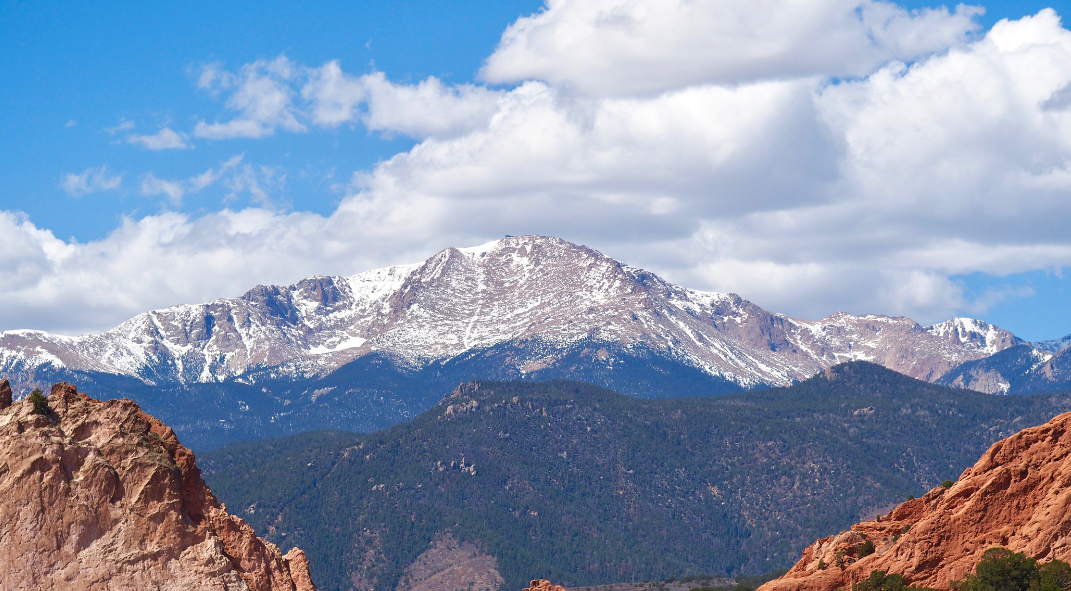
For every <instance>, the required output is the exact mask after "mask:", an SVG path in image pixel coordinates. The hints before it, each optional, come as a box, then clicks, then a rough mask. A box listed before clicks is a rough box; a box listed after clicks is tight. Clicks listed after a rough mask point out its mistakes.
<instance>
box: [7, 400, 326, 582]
mask: <svg viewBox="0 0 1071 591" xmlns="http://www.w3.org/2000/svg"><path fill="white" fill-rule="evenodd" d="M4 385H6V381H5V382H4V383H0V390H4V388H3V386H4ZM3 398H4V397H3V396H0V399H3ZM9 400H10V399H4V400H0V528H2V530H0V589H2V590H4V591H7V590H15V589H64V590H66V589H70V590H83V589H85V590H97V589H100V590H104V589H107V590H109V591H111V590H116V591H118V590H126V589H130V590H134V589H137V590H142V589H160V590H175V591H178V590H200V589H205V590H208V589H212V590H220V591H242V590H246V589H248V590H251V591H313V590H314V589H315V586H314V585H313V584H312V581H311V579H310V577H309V571H308V563H307V561H306V560H305V555H304V553H303V552H301V551H300V550H298V549H296V548H295V549H293V550H291V551H290V552H289V553H288V554H286V555H283V554H282V552H280V550H279V548H278V547H276V546H275V545H274V544H271V543H269V542H265V541H263V540H261V539H259V538H257V536H256V534H254V532H253V529H252V528H251V527H250V526H249V525H247V524H246V523H245V522H244V521H242V520H241V519H239V518H237V517H234V516H232V515H229V514H228V513H227V511H226V507H224V506H222V505H221V504H220V503H219V502H218V501H217V500H216V498H215V497H214V496H213V495H212V492H211V491H210V490H208V488H207V487H206V486H205V483H204V481H203V480H202V479H201V475H200V470H198V469H197V466H196V465H195V464H194V457H193V453H192V452H190V450H188V449H186V448H185V447H183V446H182V445H181V444H180V443H179V442H178V439H177V438H176V437H175V434H174V433H173V432H172V431H171V429H170V428H168V427H167V426H165V425H164V424H163V423H161V422H160V421H158V420H157V419H155V418H153V417H151V416H149V415H148V414H146V413H144V412H143V411H142V410H141V409H140V408H138V406H137V405H136V404H134V403H133V402H131V401H129V400H110V401H107V402H99V401H96V400H92V399H90V398H89V397H87V396H86V395H84V394H80V393H78V392H76V391H75V388H74V386H71V385H70V384H56V385H55V386H53V388H52V392H51V395H50V396H49V397H48V403H49V406H50V407H51V411H50V413H49V415H47V416H45V415H40V414H34V412H33V407H32V405H31V404H29V403H28V402H15V403H11V402H9Z"/></svg>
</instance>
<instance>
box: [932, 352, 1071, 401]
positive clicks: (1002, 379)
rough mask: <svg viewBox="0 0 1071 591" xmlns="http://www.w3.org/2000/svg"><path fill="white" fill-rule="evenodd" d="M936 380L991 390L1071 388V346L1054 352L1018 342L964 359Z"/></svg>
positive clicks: (1030, 391) (1021, 391)
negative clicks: (995, 350) (981, 355)
mask: <svg viewBox="0 0 1071 591" xmlns="http://www.w3.org/2000/svg"><path fill="white" fill-rule="evenodd" d="M937 383H939V384H943V385H946V386H953V387H957V388H969V389H971V390H977V391H979V392H987V393H990V394H1036V393H1042V392H1067V391H1071V348H1065V349H1062V350H1061V351H1059V352H1058V353H1055V354H1053V353H1049V352H1047V351H1044V350H1041V349H1036V348H1034V347H1031V346H1029V345H1018V346H1015V347H1012V348H1010V349H1005V350H1003V351H1001V352H999V353H996V354H994V355H991V356H989V357H986V358H983V359H978V360H975V361H967V362H964V363H962V364H960V365H959V366H958V367H956V368H954V369H953V370H952V371H950V372H948V373H946V374H945V375H943V376H941V377H940V378H939V379H938V380H937Z"/></svg>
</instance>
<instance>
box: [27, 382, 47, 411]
mask: <svg viewBox="0 0 1071 591" xmlns="http://www.w3.org/2000/svg"><path fill="white" fill-rule="evenodd" d="M26 400H27V401H28V402H29V403H30V404H32V405H33V411H34V412H35V413H37V414H39V415H47V414H48V410H49V409H48V398H45V395H44V393H43V392H41V389H40V388H34V389H33V391H32V392H30V395H29V396H27V397H26Z"/></svg>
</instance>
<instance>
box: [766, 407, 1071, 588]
mask: <svg viewBox="0 0 1071 591" xmlns="http://www.w3.org/2000/svg"><path fill="white" fill-rule="evenodd" d="M1069 483H1071V413H1066V414H1061V415H1059V416H1057V417H1056V418H1054V419H1052V420H1051V421H1049V422H1048V423H1046V424H1044V425H1041V426H1038V427H1031V428H1028V429H1024V430H1022V431H1020V432H1018V433H1016V434H1015V435H1012V436H1011V437H1009V438H1007V439H1005V440H1003V441H999V442H997V443H995V444H993V446H992V447H990V448H989V450H988V451H987V452H986V453H985V454H984V455H982V457H981V459H979V460H978V462H977V463H975V464H974V466H973V467H970V468H968V469H967V470H965V471H964V472H963V474H962V475H961V476H960V478H959V480H958V481H957V482H956V483H955V484H953V485H952V486H951V487H950V488H948V489H947V490H946V489H945V488H942V487H937V488H934V489H933V490H931V491H930V492H928V493H926V495H924V496H923V497H922V498H919V499H914V500H910V501H908V502H906V503H903V504H901V505H900V506H898V507H897V508H896V509H894V510H893V511H892V512H891V513H889V514H888V515H887V516H886V517H885V518H884V519H882V520H880V521H876V520H874V521H865V522H862V523H859V524H856V525H854V526H852V528H851V529H850V530H848V531H845V532H842V533H840V534H838V535H836V536H831V537H828V538H822V539H820V540H818V541H817V542H815V543H814V544H812V545H811V546H809V547H808V548H807V549H805V550H804V551H803V557H802V558H801V559H800V561H799V562H797V563H796V565H795V566H794V567H793V568H792V569H791V570H790V571H789V572H788V573H787V574H785V576H783V577H782V578H780V579H778V580H776V581H771V582H769V583H767V584H765V585H763V586H762V587H761V588H760V591H789V590H792V591H797V590H799V591H808V590H813V591H832V590H833V589H837V588H847V587H848V586H850V585H851V583H852V582H854V581H860V580H862V579H864V578H866V577H867V576H869V574H870V572H871V571H873V570H884V571H886V572H887V573H895V574H899V575H902V576H903V577H904V579H905V580H906V581H907V582H908V583H911V584H914V585H916V586H926V587H934V588H940V589H947V588H948V587H949V586H950V583H951V582H952V581H955V580H958V579H961V578H962V577H963V575H965V574H966V573H967V572H969V571H970V570H971V569H973V568H974V565H975V564H977V563H978V562H979V560H980V559H981V557H982V553H983V552H985V550H986V549H988V548H992V547H994V546H1002V547H1005V548H1008V549H1009V550H1011V551H1013V552H1023V553H1024V554H1026V556H1028V557H1031V558H1035V559H1037V560H1039V561H1042V562H1044V561H1047V560H1052V559H1054V558H1055V559H1060V560H1063V561H1067V560H1069V559H1071V512H1069V511H1068V503H1069V500H1071V485H1069ZM868 540H869V541H870V542H871V543H873V544H874V548H875V552H874V554H872V555H869V556H865V557H861V556H860V548H861V547H862V545H863V544H864V543H866V541H868Z"/></svg>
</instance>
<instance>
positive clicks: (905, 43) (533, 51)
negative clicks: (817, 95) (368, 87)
mask: <svg viewBox="0 0 1071 591" xmlns="http://www.w3.org/2000/svg"><path fill="white" fill-rule="evenodd" d="M981 12H982V10H981V9H980V8H974V7H968V6H964V5H962V4H961V5H959V6H958V7H957V8H956V10H955V12H952V13H949V12H948V10H947V9H945V8H943V7H942V8H939V9H924V10H921V11H914V12H908V11H907V10H905V9H903V8H901V7H899V6H897V5H895V4H892V3H888V2H879V1H874V0H813V1H809V2H800V1H798V0H746V1H743V0H723V1H719V2H680V1H679V0H646V1H644V2H636V1H635V0H584V1H581V0H547V4H546V8H545V9H544V10H543V11H541V12H539V13H536V14H534V15H532V16H529V17H524V18H521V19H518V20H517V22H515V23H513V24H512V25H510V26H509V28H507V29H506V31H505V33H503V35H502V40H501V42H500V44H499V46H498V48H497V49H496V50H495V52H494V54H493V55H491V56H490V57H489V58H488V59H487V62H486V64H485V66H484V68H483V70H482V77H483V78H484V79H485V80H487V81H489V82H492V83H511V82H520V81H523V80H543V81H545V82H548V83H550V84H552V85H554V86H556V87H559V88H563V89H570V90H575V91H579V92H581V93H583V94H586V95H591V96H606V95H613V94H623V93H625V94H627V93H659V92H664V91H667V90H672V89H675V88H681V87H683V86H690V85H695V84H710V83H714V84H735V83H740V82H750V81H755V80H763V79H783V78H799V77H810V76H861V75H866V74H869V73H870V72H871V71H872V69H873V68H874V67H876V66H879V65H881V64H882V63H884V62H886V61H888V60H891V59H900V60H912V59H915V58H917V57H921V56H926V55H929V54H932V53H934V52H940V51H944V50H945V49H947V48H948V47H951V46H955V45H959V44H961V43H963V42H964V41H966V40H967V38H968V35H969V34H970V33H971V32H972V31H975V30H976V29H977V25H976V24H975V22H974V20H973V17H974V16H976V15H977V14H980V13H981Z"/></svg>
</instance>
